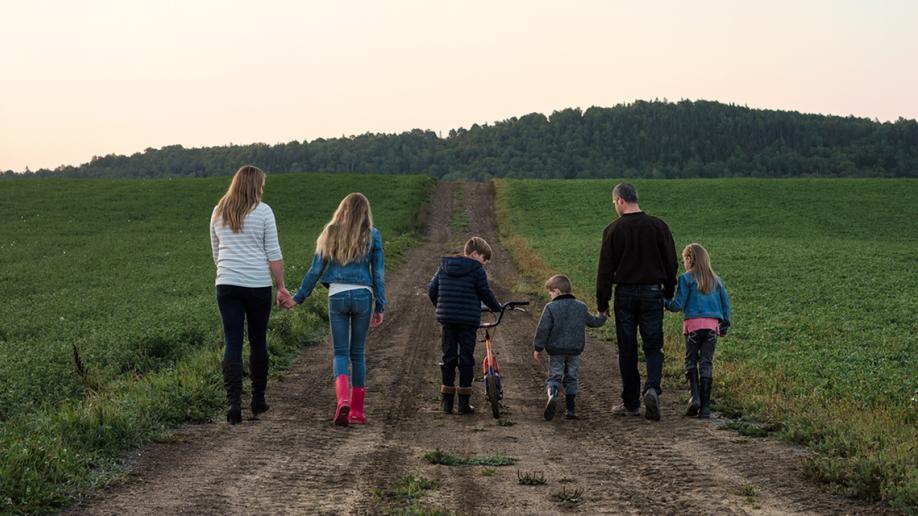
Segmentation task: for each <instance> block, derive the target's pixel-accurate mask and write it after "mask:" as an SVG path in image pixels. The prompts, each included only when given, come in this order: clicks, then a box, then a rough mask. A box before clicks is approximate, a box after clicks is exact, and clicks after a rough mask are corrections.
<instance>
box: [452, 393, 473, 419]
mask: <svg viewBox="0 0 918 516" xmlns="http://www.w3.org/2000/svg"><path fill="white" fill-rule="evenodd" d="M456 392H457V393H458V394H459V413H460V414H474V413H475V407H473V406H472V405H471V403H469V400H470V399H471V397H472V388H471V387H457V388H456Z"/></svg>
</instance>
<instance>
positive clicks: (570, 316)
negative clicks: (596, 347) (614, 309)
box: [532, 294, 606, 355]
mask: <svg viewBox="0 0 918 516" xmlns="http://www.w3.org/2000/svg"><path fill="white" fill-rule="evenodd" d="M605 322H606V318H605V317H604V316H602V315H593V314H591V313H590V310H589V309H588V308H587V305H586V303H584V302H583V301H580V300H578V299H577V298H575V297H574V296H572V295H570V294H562V295H560V296H558V297H556V298H555V299H554V300H553V301H552V302H550V303H548V304H547V305H545V309H544V310H542V318H541V319H539V327H538V328H537V329H536V334H535V339H534V340H533V343H532V344H533V347H535V350H536V351H542V350H543V349H544V350H546V351H548V354H549V355H579V354H580V353H582V352H583V346H584V344H585V343H586V327H587V326H589V327H591V328H598V327H600V326H602V325H603V324H605Z"/></svg>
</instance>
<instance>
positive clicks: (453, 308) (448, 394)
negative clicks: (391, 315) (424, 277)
mask: <svg viewBox="0 0 918 516" xmlns="http://www.w3.org/2000/svg"><path fill="white" fill-rule="evenodd" d="M490 259H491V246H490V245H488V242H486V241H485V239H483V238H480V237H472V238H470V239H469V241H468V242H466V243H465V249H464V250H463V255H462V256H445V257H443V263H442V264H441V265H440V268H439V269H438V270H437V273H436V274H434V276H433V278H432V279H431V280H430V284H428V285H427V295H428V296H429V297H430V301H431V302H432V303H433V304H434V305H436V307H437V321H439V323H440V324H441V325H442V326H443V365H442V366H441V368H440V370H441V373H442V375H443V384H442V385H441V386H440V393H441V394H442V395H443V411H444V412H446V413H452V411H453V400H454V397H455V395H456V394H459V413H460V414H471V413H473V412H474V411H475V410H474V407H472V406H471V405H470V404H469V399H470V396H471V395H472V377H473V374H474V371H475V357H474V353H475V338H476V335H477V334H478V325H479V324H480V323H481V303H484V304H485V305H487V307H488V308H490V309H491V310H492V311H495V312H499V311H500V309H501V305H500V303H499V302H498V301H497V298H496V297H494V292H492V291H491V288H490V287H489V286H488V276H487V274H486V273H485V270H484V267H483V266H484V264H485V263H487V262H488V261H489V260H490ZM457 364H458V366H459V387H458V388H456V387H455V386H454V385H455V381H456V365H457Z"/></svg>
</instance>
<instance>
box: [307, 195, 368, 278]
mask: <svg viewBox="0 0 918 516" xmlns="http://www.w3.org/2000/svg"><path fill="white" fill-rule="evenodd" d="M372 229H373V212H372V211H371V210H370V201H369V200H368V199H367V198H366V197H365V196H364V195H363V194H362V193H356V192H355V193H351V194H348V195H347V197H345V198H344V199H342V200H341V203H340V204H338V209H337V210H335V214H334V215H332V218H331V220H330V221H329V222H328V224H326V225H325V228H324V229H322V233H321V234H320V235H319V238H317V239H316V253H317V254H319V255H320V256H322V258H326V259H331V261H333V262H336V263H340V264H342V265H347V264H349V263H351V262H356V261H358V260H360V259H361V258H363V257H364V256H366V255H368V254H370V245H371V244H372V240H373V234H372Z"/></svg>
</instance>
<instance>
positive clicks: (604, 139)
mask: <svg viewBox="0 0 918 516" xmlns="http://www.w3.org/2000/svg"><path fill="white" fill-rule="evenodd" d="M246 163H252V164H255V165H257V166H260V167H262V168H264V169H265V170H268V171H270V172H347V173H372V174H429V175H432V176H434V177H436V178H441V179H448V180H462V179H473V180H481V179H488V178H491V177H510V178H522V177H527V178H553V179H570V178H607V177H632V178H694V177H918V122H916V121H915V120H912V119H904V118H900V119H899V120H897V121H895V122H883V123H881V122H879V121H877V120H870V119H866V118H856V117H851V116H849V117H840V116H825V115H816V114H803V113H798V112H794V111H777V110H766V109H752V108H748V107H744V106H737V105H732V104H723V103H720V102H713V101H688V100H683V101H679V102H668V101H666V100H663V101H659V100H654V101H636V102H633V103H629V104H619V105H616V106H614V107H611V108H605V107H590V108H588V109H586V110H585V111H584V110H581V109H580V108H568V109H563V110H561V111H555V112H553V113H552V114H551V115H550V116H545V115H543V114H541V113H531V114H528V115H524V116H521V117H513V118H510V119H507V120H502V121H499V122H496V123H494V124H485V125H478V124H475V125H473V126H472V127H470V128H468V129H465V128H460V129H453V130H450V132H449V134H448V135H446V136H443V137H441V136H438V135H437V134H436V133H435V132H433V131H430V130H421V129H414V130H411V131H406V132H403V133H400V134H371V133H366V134H362V135H357V136H346V137H341V138H330V139H325V138H318V139H315V140H312V141H305V140H304V141H302V142H299V141H291V142H288V143H278V144H276V145H268V144H264V143H254V144H249V145H228V146H219V147H202V148H185V147H182V146H181V145H170V146H166V147H163V148H161V149H153V148H148V149H146V150H145V151H144V152H138V153H135V154H133V155H130V156H124V155H116V154H109V155H107V156H97V157H93V158H92V160H91V161H89V162H88V163H84V164H82V165H79V166H69V165H68V166H60V167H58V168H56V169H54V170H48V169H41V170H37V171H31V170H26V171H24V172H25V175H26V176H32V177H49V176H50V177H87V178H166V177H194V176H215V175H230V174H232V173H233V172H234V171H235V170H236V169H237V168H238V167H239V166H240V165H242V164H246ZM22 175H23V174H21V173H16V172H13V171H6V172H4V173H3V174H2V176H3V177H14V176H15V177H20V176H22Z"/></svg>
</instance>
